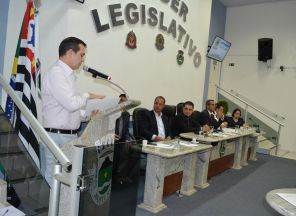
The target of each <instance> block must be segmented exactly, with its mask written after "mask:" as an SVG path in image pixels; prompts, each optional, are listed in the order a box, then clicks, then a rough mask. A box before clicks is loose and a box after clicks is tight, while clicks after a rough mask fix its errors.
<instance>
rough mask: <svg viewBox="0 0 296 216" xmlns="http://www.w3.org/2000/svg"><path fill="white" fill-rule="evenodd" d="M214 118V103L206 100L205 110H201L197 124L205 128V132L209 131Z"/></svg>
mask: <svg viewBox="0 0 296 216" xmlns="http://www.w3.org/2000/svg"><path fill="white" fill-rule="evenodd" d="M214 116H215V101H214V100H212V99H209V100H207V102H206V109H205V110H203V111H202V112H201V113H200V114H199V117H198V122H199V124H200V125H201V126H202V127H204V128H205V131H208V130H209V126H214V124H215V121H214Z"/></svg>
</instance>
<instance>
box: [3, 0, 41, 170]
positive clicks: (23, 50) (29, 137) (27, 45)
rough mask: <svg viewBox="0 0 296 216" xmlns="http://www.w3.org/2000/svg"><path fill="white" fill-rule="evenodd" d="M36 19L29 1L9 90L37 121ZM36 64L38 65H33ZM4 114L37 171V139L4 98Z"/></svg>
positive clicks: (20, 115) (10, 100)
mask: <svg viewBox="0 0 296 216" xmlns="http://www.w3.org/2000/svg"><path fill="white" fill-rule="evenodd" d="M36 19H37V15H36V14H35V8H34V4H33V1H29V2H28V4H27V9H26V12H25V16H24V19H23V23H22V27H21V31H20V34H19V39H18V43H17V48H16V52H15V57H14V62H13V67H12V74H11V78H10V86H11V87H12V88H13V89H14V90H15V93H16V94H17V95H18V97H20V99H21V100H22V101H23V103H24V104H25V106H27V107H28V109H29V110H30V111H31V113H32V114H33V115H34V116H35V117H36V118H37V119H38V110H37V108H38V103H39V102H38V100H39V99H38V86H39V85H38V80H37V79H36V77H38V76H39V75H38V74H37V72H38V71H39V69H38V68H37V66H36V65H40V64H39V60H38V57H37V56H36V53H38V52H37V50H36V45H37V43H38V41H36V37H37V36H36V32H37V33H38V31H37V28H38V26H37V25H36V22H37V21H36ZM37 62H38V64H37ZM5 114H6V116H7V118H8V119H9V120H10V122H11V123H12V125H13V127H15V130H16V132H17V133H18V136H19V138H20V139H21V141H22V142H23V144H24V146H25V147H26V149H27V151H28V152H29V154H30V155H31V157H32V159H33V160H34V162H35V164H36V166H37V167H38V168H40V161H39V143H38V139H37V136H36V134H35V132H34V131H33V129H32V128H31V126H30V124H29V122H28V121H27V119H26V118H25V117H24V116H23V115H22V113H21V112H20V110H19V109H18V108H17V107H16V106H15V105H14V103H13V101H12V99H11V98H10V97H9V96H8V97H7V101H6V109H5Z"/></svg>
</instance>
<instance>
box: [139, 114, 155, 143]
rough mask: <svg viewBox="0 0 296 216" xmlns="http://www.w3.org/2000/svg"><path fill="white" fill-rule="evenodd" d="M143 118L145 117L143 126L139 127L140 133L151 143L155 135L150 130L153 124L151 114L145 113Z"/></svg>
mask: <svg viewBox="0 0 296 216" xmlns="http://www.w3.org/2000/svg"><path fill="white" fill-rule="evenodd" d="M143 117H144V119H143V121H142V122H141V124H140V125H139V132H140V135H141V136H142V137H144V138H145V139H147V140H150V141H151V138H152V136H153V135H154V134H153V132H152V131H151V130H150V128H151V123H150V117H149V113H145V115H144V116H143Z"/></svg>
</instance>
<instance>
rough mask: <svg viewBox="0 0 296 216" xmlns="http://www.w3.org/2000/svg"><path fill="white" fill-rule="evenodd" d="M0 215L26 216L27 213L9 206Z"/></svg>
mask: <svg viewBox="0 0 296 216" xmlns="http://www.w3.org/2000/svg"><path fill="white" fill-rule="evenodd" d="M0 215H1V216H2V215H5V216H24V215H25V213H23V212H22V211H20V210H18V209H17V208H15V207H13V206H8V207H4V208H1V209H0Z"/></svg>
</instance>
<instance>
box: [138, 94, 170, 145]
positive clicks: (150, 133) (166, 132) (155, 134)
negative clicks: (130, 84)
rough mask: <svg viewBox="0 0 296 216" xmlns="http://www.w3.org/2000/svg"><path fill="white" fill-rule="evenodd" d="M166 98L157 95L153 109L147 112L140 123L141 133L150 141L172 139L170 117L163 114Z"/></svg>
mask: <svg viewBox="0 0 296 216" xmlns="http://www.w3.org/2000/svg"><path fill="white" fill-rule="evenodd" d="M164 105H165V98H164V97H162V96H157V97H156V98H155V100H154V106H153V110H151V111H149V112H147V113H145V116H144V120H143V122H142V123H141V124H140V125H139V134H140V136H142V137H144V138H145V139H147V140H148V141H150V142H151V141H154V142H158V141H163V140H165V139H170V136H171V132H170V127H169V121H168V118H167V117H166V116H165V115H163V114H162V110H163V108H164Z"/></svg>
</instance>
